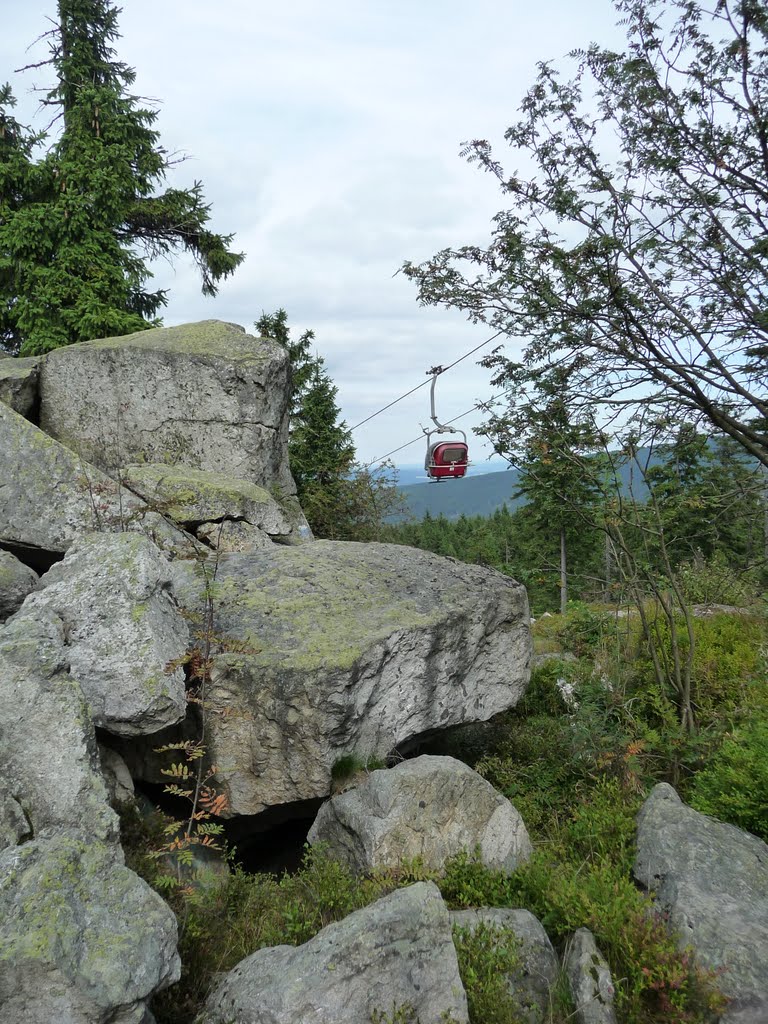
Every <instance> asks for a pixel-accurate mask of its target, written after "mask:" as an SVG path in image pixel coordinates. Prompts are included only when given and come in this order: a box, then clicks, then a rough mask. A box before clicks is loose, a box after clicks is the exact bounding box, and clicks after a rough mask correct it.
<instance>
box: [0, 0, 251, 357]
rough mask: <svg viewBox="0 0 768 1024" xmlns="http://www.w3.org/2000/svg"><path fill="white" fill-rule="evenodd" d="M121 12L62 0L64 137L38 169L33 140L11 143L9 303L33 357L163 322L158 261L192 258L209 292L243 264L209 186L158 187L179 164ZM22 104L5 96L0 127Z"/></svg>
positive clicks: (18, 335)
mask: <svg viewBox="0 0 768 1024" xmlns="http://www.w3.org/2000/svg"><path fill="white" fill-rule="evenodd" d="M117 15H118V10H117V9H116V8H115V7H114V5H113V4H112V3H110V2H109V0H59V4H58V23H57V25H56V27H55V28H54V29H53V30H52V32H51V33H50V34H49V38H50V60H49V62H48V63H49V64H50V66H51V67H52V68H53V70H54V72H55V75H56V84H55V85H54V86H53V88H52V89H51V90H50V91H49V92H48V94H47V96H46V99H45V102H44V105H45V106H46V107H47V108H48V109H49V110H51V111H52V112H53V114H54V116H53V119H52V122H51V123H52V126H54V127H56V128H59V129H60V135H59V136H58V138H57V139H56V140H55V141H54V142H53V143H52V145H51V146H50V148H49V149H48V150H47V152H45V153H44V154H43V155H42V156H41V157H40V159H39V160H38V161H36V162H34V161H33V160H32V154H31V145H30V139H31V138H32V137H31V136H27V137H23V136H19V138H18V141H16V142H15V143H12V145H13V146H15V153H14V154H13V161H14V165H15V167H16V171H15V173H16V182H17V185H18V193H17V196H16V199H15V200H14V202H13V204H12V206H10V207H8V206H7V205H6V206H3V207H2V208H1V209H2V215H1V216H0V287H1V288H2V294H0V302H1V306H0V308H2V310H3V316H4V322H3V339H4V342H5V345H6V347H10V348H12V349H14V348H16V349H19V350H20V352H21V353H22V354H24V355H32V354H38V353H42V352H46V351H48V350H50V349H52V348H57V347H59V346H61V345H67V344H70V343H72V342H76V341H82V340H86V339H90V338H97V337H104V336H109V335H121V334H127V333H130V332H132V331H137V330H142V329H143V328H146V327H151V326H155V325H156V324H157V323H158V321H157V320H156V319H155V318H156V315H157V313H158V311H159V310H160V309H161V307H162V306H163V305H164V304H165V302H166V293H165V291H163V290H155V291H152V290H149V289H148V287H147V284H148V280H149V278H150V277H151V273H150V271H149V269H148V266H147V264H148V261H149V260H150V259H151V258H153V257H156V256H160V255H165V256H168V255H171V254H174V253H180V252H186V253H191V254H192V255H193V256H194V258H195V260H196V262H197V265H198V267H199V270H200V273H201V276H202V291H203V293H204V294H206V295H215V294H216V286H217V283H218V282H219V281H220V280H221V279H223V278H226V277H227V276H228V275H229V274H231V273H232V272H233V271H234V270H235V268H236V267H237V266H238V264H239V263H240V262H241V261H242V259H243V257H242V255H241V254H238V253H235V252H232V251H231V250H230V248H229V246H230V243H231V240H232V236H231V235H218V234H215V233H213V232H212V231H210V230H208V228H207V226H206V225H207V222H208V220H209V211H210V208H209V207H208V206H207V205H206V204H205V201H204V198H203V193H202V186H201V184H200V183H199V182H195V183H194V184H193V185H192V186H191V187H190V188H188V189H176V188H169V189H166V190H165V191H158V189H159V188H160V186H161V185H162V184H163V182H164V179H165V177H166V175H167V172H168V170H169V167H170V158H169V155H168V153H167V152H166V150H165V149H163V147H162V146H161V145H160V141H159V133H158V132H157V131H156V130H155V128H154V127H153V126H154V123H155V120H156V118H157V111H156V110H153V109H151V108H149V107H146V106H143V105H142V104H141V102H140V100H139V99H138V98H137V97H136V96H134V95H132V94H131V93H130V87H131V86H132V84H133V82H134V80H135V73H134V71H133V70H132V69H131V68H130V67H128V66H127V65H125V64H123V63H122V62H120V61H118V60H117V59H116V57H115V51H114V50H113V48H112V43H113V42H114V41H115V40H116V39H117V38H118V25H117ZM11 102H12V97H11V96H10V90H8V89H6V90H4V92H3V93H2V95H0V124H2V123H3V120H2V119H4V121H5V123H6V124H7V123H8V113H7V108H8V106H9V105H10V103H11ZM33 141H39V140H33ZM0 145H2V143H0ZM24 157H26V161H27V165H26V166H24V165H23V158H24Z"/></svg>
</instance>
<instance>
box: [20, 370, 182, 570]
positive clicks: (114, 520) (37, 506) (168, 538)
mask: <svg viewBox="0 0 768 1024" xmlns="http://www.w3.org/2000/svg"><path fill="white" fill-rule="evenodd" d="M7 361H8V360H4V361H3V362H7ZM94 530H98V531H103V532H115V531H116V532H122V531H123V530H128V531H140V532H146V533H147V534H148V535H150V536H151V537H152V538H153V539H154V540H156V541H157V542H158V543H159V544H160V545H161V546H163V547H164V548H167V549H171V550H178V551H181V552H184V551H186V552H187V553H190V552H191V550H192V549H191V541H190V538H188V537H186V536H185V535H184V534H183V533H182V532H181V531H180V530H178V529H176V528H175V527H173V526H172V525H171V524H170V523H168V522H167V521H166V520H165V519H163V517H162V516H161V515H159V514H158V513H157V512H153V511H151V510H150V509H149V508H148V507H147V505H146V504H145V502H143V501H142V500H141V499H140V498H137V497H136V496H135V495H133V494H131V493H130V492H129V491H127V490H126V489H125V488H124V487H123V488H121V487H120V485H119V484H118V483H117V482H116V481H115V480H113V479H111V478H110V477H108V476H107V475H106V474H104V473H102V472H101V471H100V470H98V469H96V467H95V466H92V465H89V463H87V462H85V461H84V460H83V459H82V458H81V457H80V456H78V455H76V454H75V453H74V452H72V451H70V450H69V449H68V448H65V447H64V445H61V444H59V443H58V442H57V441H55V440H54V439H53V438H52V437H49V436H48V435H47V434H45V433H44V432H43V431H42V430H40V429H38V428H37V427H36V426H34V425H33V424H32V423H29V422H28V421H27V420H25V419H24V418H23V417H22V416H19V415H18V413H15V412H13V410H12V409H10V408H9V407H8V406H6V405H3V404H2V403H0V544H9V545H17V546H19V547H24V548H33V549H34V548H39V549H42V550H44V551H47V552H59V553H61V552H64V551H66V550H67V548H68V547H69V546H70V544H71V543H72V541H73V540H74V539H75V538H76V537H78V536H80V535H81V534H83V533H89V532H92V531H94Z"/></svg>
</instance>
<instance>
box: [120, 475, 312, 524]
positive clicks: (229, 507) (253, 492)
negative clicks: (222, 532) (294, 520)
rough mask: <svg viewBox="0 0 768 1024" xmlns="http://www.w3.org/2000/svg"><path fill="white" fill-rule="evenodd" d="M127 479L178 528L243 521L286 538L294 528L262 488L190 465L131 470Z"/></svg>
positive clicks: (130, 485)
mask: <svg viewBox="0 0 768 1024" xmlns="http://www.w3.org/2000/svg"><path fill="white" fill-rule="evenodd" d="M123 480H124V481H125V483H126V486H128V487H129V488H130V489H131V490H132V491H133V492H134V493H136V494H138V495H139V496H140V497H141V498H143V499H144V500H145V501H146V502H147V504H149V505H150V506H152V507H153V508H155V509H157V510H159V511H162V512H163V513H164V514H165V515H167V516H170V518H171V519H173V520H174V521H175V522H177V523H184V524H188V525H192V524H194V525H197V524H200V523H213V522H220V521H222V520H225V519H232V520H243V521H245V522H247V523H249V524H250V525H251V526H255V527H257V528H258V529H259V530H261V531H262V532H263V533H265V534H268V535H269V536H271V537H287V536H288V534H290V533H291V530H292V525H291V522H290V520H289V519H288V517H287V516H286V514H285V512H284V511H283V509H282V508H281V507H280V505H278V503H277V502H276V501H275V499H274V498H273V497H272V495H271V494H270V493H269V491H268V490H266V489H265V488H264V487H259V486H258V485H257V484H254V483H250V482H249V481H248V480H238V479H236V478H234V477H229V476H225V475H224V474H223V473H207V472H204V471H203V470H199V469H190V468H189V467H188V466H182V465H177V466H167V465H163V464H162V463H160V464H158V463H147V464H144V465H138V466H127V467H126V469H125V471H124V473H123Z"/></svg>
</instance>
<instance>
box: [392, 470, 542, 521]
mask: <svg viewBox="0 0 768 1024" xmlns="http://www.w3.org/2000/svg"><path fill="white" fill-rule="evenodd" d="M519 476H520V474H519V473H518V471H517V470H516V469H507V470H503V471H502V472H500V473H483V474H480V475H478V476H468V477H465V478H464V479H463V480H446V481H443V482H441V483H437V482H434V481H433V482H427V483H422V484H406V485H405V486H404V487H400V488H399V490H400V491H401V492H402V493H403V494H404V495H405V499H406V503H407V510H406V512H404V513H403V514H402V515H398V516H392V517H391V521H392V522H403V521H404V520H406V519H423V518H424V516H425V515H426V513H427V512H429V514H430V515H431V516H441V515H442V516H445V518H446V519H458V518H459V517H460V516H462V515H465V516H490V515H493V513H494V512H495V511H496V509H497V508H501V507H502V505H506V506H507V508H508V509H510V510H512V509H514V508H517V507H518V505H522V504H523V502H524V500H525V499H524V498H513V497H512V495H513V494H514V493H515V491H516V490H517V483H518V479H519Z"/></svg>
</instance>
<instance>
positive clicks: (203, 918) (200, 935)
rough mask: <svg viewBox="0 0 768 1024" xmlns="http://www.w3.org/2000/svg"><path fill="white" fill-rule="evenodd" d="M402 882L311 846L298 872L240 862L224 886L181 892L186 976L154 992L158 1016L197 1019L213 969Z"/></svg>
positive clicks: (304, 934)
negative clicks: (371, 874)
mask: <svg viewBox="0 0 768 1024" xmlns="http://www.w3.org/2000/svg"><path fill="white" fill-rule="evenodd" d="M398 884H405V883H400V882H398V881H397V880H395V879H392V878H389V877H384V876H382V877H381V878H377V879H359V878H357V877H355V876H354V875H353V874H352V872H351V871H350V870H349V869H348V868H346V867H344V866H343V865H341V864H339V863H338V862H336V861H334V860H333V859H332V858H331V857H329V856H328V854H327V853H326V851H325V850H324V849H323V847H322V846H316V847H311V848H308V849H307V851H306V853H305V856H304V861H303V864H302V868H301V870H300V871H298V872H297V873H296V874H295V875H283V876H282V877H281V878H275V877H274V876H273V875H249V874H246V873H245V872H244V871H242V870H241V869H240V868H235V870H234V871H233V872H232V873H231V874H230V875H229V877H227V878H225V879H223V880H222V883H221V885H219V886H217V887H213V888H206V889H198V890H195V891H193V892H188V893H186V894H185V895H177V896H176V897H175V902H174V908H175V910H176V913H177V916H178V918H179V923H180V940H179V952H180V953H181V958H182V965H183V966H182V974H181V981H180V982H179V983H178V985H175V986H174V987H173V988H171V989H168V990H166V991H165V992H162V993H160V995H159V996H158V997H156V999H155V1000H154V1004H153V1011H154V1013H155V1017H156V1018H157V1021H158V1024H187V1022H188V1021H190V1020H194V1019H195V1017H196V1014H197V1013H198V1012H199V1010H200V1008H201V1006H202V1003H203V1001H204V1000H205V998H206V996H207V993H208V989H209V986H210V983H211V980H212V978H213V976H214V975H215V974H216V973H218V972H220V971H229V970H231V969H232V968H233V967H234V966H235V964H237V963H239V962H240V960H242V959H243V958H244V957H246V956H248V955H250V954H251V953H253V952H255V951H256V950H257V949H262V948H264V947H265V946H278V945H283V944H285V943H288V944H291V945H299V944H300V943H302V942H306V941H307V940H308V939H310V938H312V936H313V935H316V934H317V932H319V931H320V929H321V928H324V927H325V926H326V925H328V924H330V923H331V922H332V921H339V920H341V918H343V917H346V916H347V914H349V913H351V912H352V911H353V910H357V909H359V908H360V907H364V906H366V905H367V904H368V903H371V902H373V900H376V899H378V898H379V897H380V896H383V895H385V894H386V893H387V892H389V891H391V890H392V889H394V888H396V887H397V885H398Z"/></svg>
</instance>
